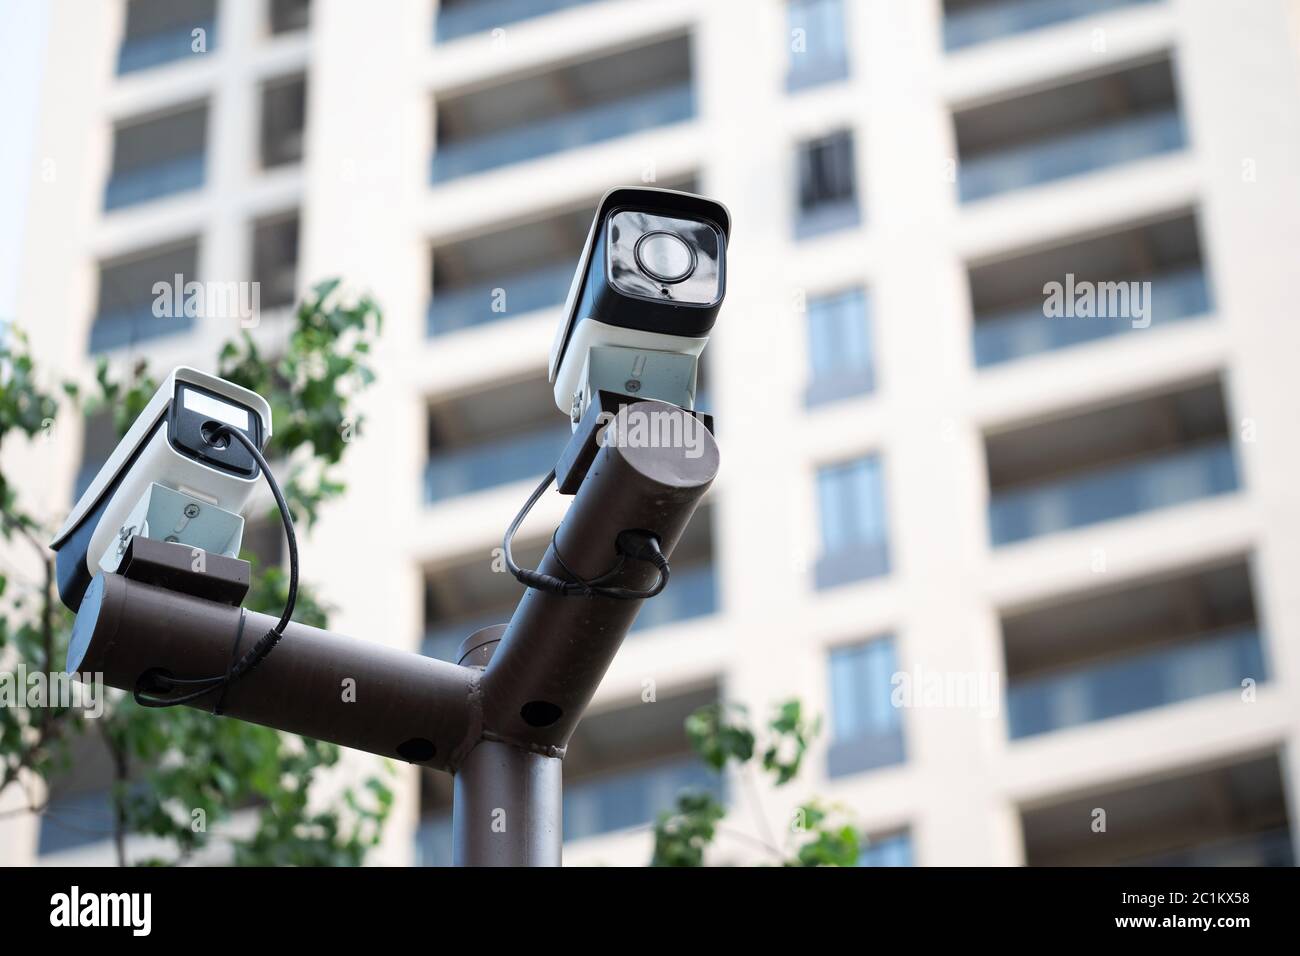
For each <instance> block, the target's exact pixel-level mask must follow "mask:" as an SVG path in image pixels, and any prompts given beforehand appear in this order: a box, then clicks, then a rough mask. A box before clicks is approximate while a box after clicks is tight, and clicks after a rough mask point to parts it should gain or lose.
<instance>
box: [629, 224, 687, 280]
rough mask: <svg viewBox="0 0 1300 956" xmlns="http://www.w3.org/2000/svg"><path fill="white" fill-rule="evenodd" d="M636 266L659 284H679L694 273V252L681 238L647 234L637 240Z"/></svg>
mask: <svg viewBox="0 0 1300 956" xmlns="http://www.w3.org/2000/svg"><path fill="white" fill-rule="evenodd" d="M636 264H637V265H638V266H640V267H641V271H642V272H644V273H646V275H649V276H651V277H653V278H655V279H658V280H659V281H660V282H681V281H682V280H683V279H685V278H686V277H687V276H689V275H690V274H691V273H692V272H694V271H695V252H694V250H692V249H691V247H690V245H689V244H688V243H687V242H686V240H685V239H683V238H682V237H681V236H678V235H675V234H673V233H671V232H647V233H646V234H645V235H644V236H642V237H641V238H640V239H638V240H637V243H636Z"/></svg>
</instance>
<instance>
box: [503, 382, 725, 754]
mask: <svg viewBox="0 0 1300 956" xmlns="http://www.w3.org/2000/svg"><path fill="white" fill-rule="evenodd" d="M627 412H628V414H627V419H626V420H627V421H628V422H637V421H650V422H656V423H657V424H658V428H657V429H656V430H655V431H656V433H657V434H659V435H665V434H677V435H687V434H689V435H691V436H692V438H693V439H694V440H693V441H691V442H690V443H686V442H679V443H677V444H676V445H672V444H669V445H666V446H665V445H664V444H663V443H661V442H657V443H655V444H653V445H646V444H644V443H638V442H634V441H633V440H632V438H633V436H631V435H629V436H619V435H617V434H613V435H611V436H610V439H609V440H607V441H606V442H605V444H604V445H603V446H602V447H601V448H600V450H599V451H598V452H597V454H596V457H595V459H594V460H593V461H592V464H591V467H590V469H589V471H588V472H587V476H586V478H585V480H584V481H583V482H582V485H581V487H580V488H579V489H578V493H577V495H576V496H575V497H574V500H573V504H572V505H571V506H570V508H569V511H568V513H567V514H566V515H565V517H564V521H563V522H562V523H561V525H560V527H559V530H558V531H557V532H556V535H555V541H554V542H553V544H552V545H551V546H550V547H548V548H547V551H546V555H545V556H544V557H543V559H542V562H541V565H540V568H541V570H542V571H543V572H545V573H547V574H552V575H555V576H556V577H562V578H565V577H568V572H567V571H566V570H565V567H567V568H568V569H570V570H571V571H573V572H574V573H575V574H577V575H578V576H580V577H582V578H583V579H591V578H595V577H598V576H600V575H602V574H604V573H605V572H607V571H608V570H609V569H610V568H611V567H613V565H614V563H615V562H616V560H617V559H618V552H617V551H616V549H615V546H614V542H615V539H616V538H617V537H618V533H619V532H620V531H623V530H626V529H644V530H646V531H651V532H653V533H655V534H657V535H658V536H659V538H660V540H661V542H662V544H663V550H664V553H665V554H667V555H669V556H671V554H672V551H673V548H675V547H676V545H677V540H678V539H679V538H680V537H681V534H682V532H683V531H684V530H685V528H686V525H687V523H688V522H689V521H690V519H691V515H692V514H694V513H695V508H696V506H697V505H698V504H699V503H700V499H701V498H703V497H704V494H705V492H706V491H708V489H709V486H710V485H711V484H712V482H713V479H714V477H715V476H716V475H717V472H718V464H719V457H718V446H717V443H716V442H715V441H714V440H713V436H712V435H711V434H709V432H708V431H707V430H706V429H705V428H703V427H701V426H700V425H699V422H698V420H697V419H695V418H694V417H692V416H691V415H690V413H689V412H685V411H683V410H682V409H680V408H678V407H677V406H675V405H669V404H666V403H664V402H657V401H642V402H635V403H633V404H631V405H629V406H628V409H627ZM639 416H645V417H639ZM608 428H609V429H614V428H615V425H613V424H611V425H609V426H608ZM688 429H690V430H692V431H688ZM624 439H625V440H624ZM557 547H558V548H559V551H560V555H561V556H562V557H563V561H562V562H561V561H560V559H559V558H557V556H556V548H557ZM654 579H655V571H654V568H652V567H650V566H649V565H646V564H642V563H640V562H635V561H630V562H628V563H627V565H626V567H625V569H624V571H623V572H622V574H621V575H620V576H619V578H618V579H617V580H616V581H614V582H611V583H617V584H622V585H624V586H627V587H632V588H644V587H646V586H648V585H649V584H650V583H651V582H653V581H654ZM672 588H673V581H672V579H671V578H669V582H668V591H671V590H672ZM650 600H656V599H655V598H651V599H650ZM642 603H643V602H642V601H622V600H617V599H614V598H607V597H579V596H570V597H564V596H559V595H555V594H550V593H545V592H542V591H537V590H532V589H529V590H528V591H526V592H525V593H524V596H523V598H522V599H520V602H519V605H518V607H517V608H516V609H515V613H514V616H513V617H512V618H511V620H510V625H509V627H508V628H507V629H506V631H505V633H504V634H503V636H502V638H501V641H500V644H499V646H498V647H497V649H496V651H495V653H494V654H493V656H492V659H491V660H490V661H489V662H488V665H487V669H486V670H485V671H484V673H483V717H484V724H485V726H486V727H488V728H489V729H490V730H491V731H492V732H493V735H494V736H495V737H497V738H499V739H503V740H507V741H509V742H511V743H514V744H516V745H518V746H520V747H523V748H525V749H529V750H534V751H538V752H546V753H552V754H555V755H557V756H563V752H564V747H565V745H566V744H567V743H568V740H569V737H570V736H571V735H572V733H573V729H574V727H576V726H577V723H578V721H579V719H581V717H582V714H583V711H584V710H586V707H587V704H588V702H590V700H591V697H592V695H593V694H594V693H595V692H596V688H597V686H599V684H600V681H601V679H602V678H603V677H604V676H605V671H606V670H607V669H608V668H609V665H610V662H611V661H612V660H613V659H614V655H615V654H616V653H617V652H618V649H619V647H620V646H621V645H622V643H623V638H624V636H625V635H626V634H627V632H628V629H629V628H630V627H631V626H632V622H633V621H634V620H635V619H636V615H637V612H638V611H639V610H640V609H641V604H642Z"/></svg>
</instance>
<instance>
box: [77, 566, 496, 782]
mask: <svg viewBox="0 0 1300 956" xmlns="http://www.w3.org/2000/svg"><path fill="white" fill-rule="evenodd" d="M88 611H89V612H91V613H90V614H87V612H88ZM240 613H241V610H240V608H238V607H231V606H229V605H225V604H218V603H215V602H213V601H207V600H203V599H202V598H196V597H191V596H190V595H188V594H181V593H178V592H175V591H169V590H166V589H164V588H159V587H154V586H152V585H149V584H144V583H141V582H139V581H134V580H130V579H128V578H124V577H122V576H121V575H118V574H100V575H97V576H96V577H95V579H94V581H92V583H91V585H90V589H89V590H88V591H87V595H86V598H85V599H84V600H83V603H82V610H81V613H80V614H78V616H77V622H76V625H75V626H74V630H73V638H72V645H71V650H70V651H69V655H68V670H69V671H73V672H77V673H81V674H83V675H84V674H86V673H87V672H91V673H93V672H99V673H102V674H103V679H104V682H105V683H106V684H108V685H109V686H110V687H118V688H121V689H122V690H128V691H129V690H132V689H133V688H135V686H136V681H137V680H138V679H139V678H140V677H141V676H142V675H144V674H146V673H147V672H148V671H150V670H154V669H161V670H163V671H165V672H167V673H168V674H169V675H170V676H172V677H175V678H201V677H209V676H213V675H220V674H224V673H225V672H226V670H227V668H228V667H229V666H230V663H231V660H232V657H233V656H236V649H235V639H236V635H237V634H239V629H240ZM244 613H245V614H246V620H245V621H244V626H243V632H242V635H241V636H240V639H239V648H238V654H242V653H243V652H244V651H247V650H248V649H249V648H250V647H252V646H253V644H255V643H256V642H257V641H258V639H259V638H261V637H262V635H264V634H265V633H266V632H267V631H268V630H269V629H270V628H271V627H272V626H273V625H274V624H275V623H276V621H277V619H276V618H274V617H271V616H270V615H267V614H260V613H257V612H254V611H247V612H244ZM480 673H481V672H480V671H479V670H477V669H475V668H472V667H460V666H458V665H456V664H449V663H447V662H445V661H439V660H434V659H433V658H429V657H423V656H421V655H419V654H415V653H412V652H409V651H402V650H397V649H396V648H392V647H388V646H386V645H383V644H377V643H374V642H371V641H361V640H357V639H355V638H350V637H345V636H344V635H342V634H336V633H334V632H332V631H325V630H321V629H320V628H315V627H308V626H307V625H305V624H297V623H291V624H290V625H289V626H288V627H287V628H286V629H285V632H284V638H283V639H282V640H281V641H280V642H279V644H277V645H276V646H275V648H274V649H273V650H272V651H271V653H270V654H269V655H268V656H267V657H266V658H265V659H264V660H263V661H262V662H261V663H260V664H259V665H258V666H256V667H254V668H253V669H252V670H250V671H248V672H247V673H245V674H244V675H243V676H242V677H241V678H240V679H239V680H237V681H234V682H233V683H231V684H230V685H229V687H227V688H226V691H225V697H224V699H223V700H222V701H221V705H222V706H221V709H222V713H224V714H226V715H228V716H231V717H237V718H239V719H240V720H247V721H251V722H252V723H255V724H262V725H263V726H266V727H274V728H275V729H277V730H284V731H289V732H291V733H296V734H302V735H304V736H307V737H313V738H315V739H317V740H325V741H330V742H331V743H336V744H339V745H341V746H344V747H351V748H354V749H356V750H364V751H367V752H369V753H373V754H379V755H381V756H384V757H392V758H394V759H397V760H404V761H407V762H409V763H416V764H420V765H422V766H427V767H432V768H434V769H437V770H455V768H456V767H457V766H458V765H459V763H460V761H461V760H463V759H464V757H465V755H466V754H467V753H468V752H469V750H470V749H471V748H472V747H473V746H474V744H475V743H477V741H478V739H479V737H480V734H481V730H482V721H481V716H480V710H479V693H478V683H479V678H480ZM219 695H220V691H214V692H213V693H211V694H207V695H204V696H203V697H201V698H199V699H198V700H196V701H194V703H193V705H192V706H194V707H197V708H200V709H205V710H211V709H212V708H213V707H215V706H216V704H217V702H218V697H219Z"/></svg>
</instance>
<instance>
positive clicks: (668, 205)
mask: <svg viewBox="0 0 1300 956" xmlns="http://www.w3.org/2000/svg"><path fill="white" fill-rule="evenodd" d="M730 234H731V215H730V213H728V212H727V209H726V207H725V206H723V205H722V204H721V203H719V202H714V201H713V200H711V199H706V198H704V197H703V196H696V195H693V194H691V193H685V192H678V191H675V190H671V189H654V188H643V189H612V190H610V191H609V192H607V193H606V194H605V196H604V197H603V198H602V199H601V201H600V206H599V208H598V209H597V210H596V218H595V220H594V221H593V222H592V224H591V231H590V232H589V233H588V234H587V242H586V244H585V245H584V247H583V250H582V257H581V259H579V261H578V271H577V273H576V274H575V275H574V277H573V284H572V285H571V286H570V287H569V297H568V300H567V302H566V304H565V317H564V321H563V323H562V324H561V326H560V328H559V331H558V333H557V334H556V337H555V342H554V344H553V345H552V346H551V360H550V382H551V384H552V385H553V386H554V391H555V403H556V405H558V406H559V408H560V411H562V412H564V413H565V414H567V415H568V416H569V417H570V419H571V420H572V421H573V423H574V424H575V426H576V425H577V423H578V422H579V420H580V419H581V418H582V415H583V412H585V411H586V408H587V406H588V405H589V404H590V403H591V401H592V398H593V397H594V396H595V395H596V394H597V393H598V392H599V391H601V390H605V391H610V392H615V393H620V394H624V395H630V396H633V397H636V398H655V399H659V400H660V401H665V402H669V403H671V404H673V405H679V406H681V407H683V408H686V409H693V408H694V407H695V386H696V378H697V372H698V366H699V360H700V353H701V352H703V351H704V346H705V343H707V342H708V340H709V332H710V330H711V329H712V328H713V323H714V320H715V319H716V318H717V315H718V309H719V307H720V306H721V305H722V299H723V296H724V295H725V294H726V289H727V239H728V237H729V236H730Z"/></svg>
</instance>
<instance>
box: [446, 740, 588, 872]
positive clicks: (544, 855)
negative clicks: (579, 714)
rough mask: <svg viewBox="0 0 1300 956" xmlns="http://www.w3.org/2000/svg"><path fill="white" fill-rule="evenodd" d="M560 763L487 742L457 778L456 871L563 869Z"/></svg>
mask: <svg viewBox="0 0 1300 956" xmlns="http://www.w3.org/2000/svg"><path fill="white" fill-rule="evenodd" d="M562 767H563V763H562V761H561V760H560V758H559V757H548V756H545V755H544V754H539V753H533V752H531V751H528V750H521V749H519V748H518V747H513V746H511V745H510V744H506V743H501V742H500V741H496V740H481V741H479V743H478V745H477V746H476V747H475V748H474V749H473V750H472V751H470V753H469V756H468V757H466V758H465V761H464V763H462V764H461V766H460V769H459V770H458V771H457V772H456V781H455V792H454V796H453V801H454V802H453V804H452V858H453V862H454V863H455V865H456V866H559V865H560V846H561V843H562V842H563V819H562V818H563V811H562V797H561V789H562V787H561V769H562Z"/></svg>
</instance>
